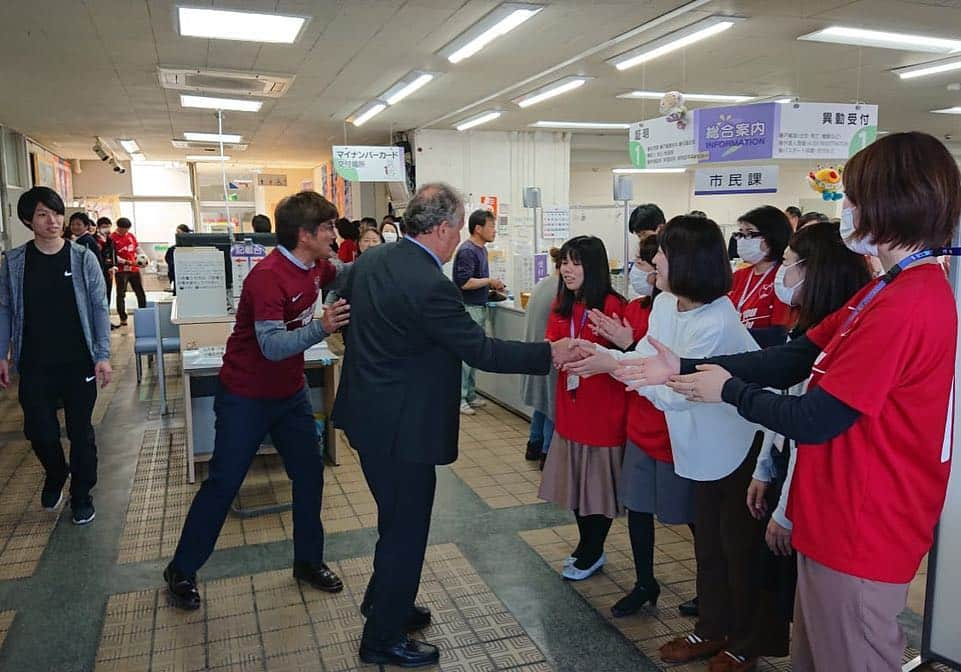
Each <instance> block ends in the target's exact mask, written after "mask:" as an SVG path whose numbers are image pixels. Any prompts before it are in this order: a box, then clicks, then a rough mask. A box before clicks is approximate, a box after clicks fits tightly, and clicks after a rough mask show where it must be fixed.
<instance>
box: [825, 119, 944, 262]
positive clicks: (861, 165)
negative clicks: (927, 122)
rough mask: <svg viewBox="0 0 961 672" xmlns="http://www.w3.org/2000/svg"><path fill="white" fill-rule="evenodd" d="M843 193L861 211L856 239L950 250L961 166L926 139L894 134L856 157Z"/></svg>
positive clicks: (936, 142) (848, 169) (919, 135)
mask: <svg viewBox="0 0 961 672" xmlns="http://www.w3.org/2000/svg"><path fill="white" fill-rule="evenodd" d="M844 193H845V195H846V196H847V198H848V200H849V201H851V203H852V204H853V205H854V206H855V207H856V208H857V230H856V231H855V234H854V235H855V236H857V237H858V238H864V237H867V236H870V237H871V239H873V241H874V242H875V243H877V244H879V245H888V246H891V247H902V248H907V249H914V248H931V247H940V246H941V245H946V244H948V243H949V242H950V241H951V237H952V236H953V235H954V230H955V227H957V225H958V217H959V216H961V173H959V171H958V164H957V163H955V161H954V159H953V158H952V157H951V154H950V152H948V150H947V148H946V147H945V146H944V145H943V144H941V141H940V140H937V139H936V138H934V137H933V136H931V135H928V134H927V133H918V132H912V133H892V134H891V135H886V136H884V137H883V138H880V139H878V140H877V141H876V142H874V143H873V144H871V145H868V146H867V147H865V148H864V149H862V150H861V151H860V152H858V153H857V154H855V155H854V156H852V157H851V159H850V160H849V161H848V162H847V165H845V166H844Z"/></svg>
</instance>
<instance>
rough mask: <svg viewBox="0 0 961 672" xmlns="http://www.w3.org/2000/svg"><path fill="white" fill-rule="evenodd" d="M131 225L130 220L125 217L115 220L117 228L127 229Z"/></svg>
mask: <svg viewBox="0 0 961 672" xmlns="http://www.w3.org/2000/svg"><path fill="white" fill-rule="evenodd" d="M132 226H133V222H131V221H130V220H129V219H127V218H126V217H121V218H119V219H118V220H117V228H118V229H129V228H130V227H132Z"/></svg>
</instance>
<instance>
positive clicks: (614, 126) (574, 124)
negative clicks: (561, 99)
mask: <svg viewBox="0 0 961 672" xmlns="http://www.w3.org/2000/svg"><path fill="white" fill-rule="evenodd" d="M531 126H536V127H537V128H586V129H594V130H598V131H605V130H627V129H629V128H630V127H631V125H630V124H622V123H613V122H606V121H537V122H534V123H533V124H531Z"/></svg>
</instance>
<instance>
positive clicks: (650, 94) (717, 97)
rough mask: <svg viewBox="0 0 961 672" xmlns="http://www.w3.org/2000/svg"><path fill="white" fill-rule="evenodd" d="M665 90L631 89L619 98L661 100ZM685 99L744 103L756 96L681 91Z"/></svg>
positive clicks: (704, 101) (694, 101)
mask: <svg viewBox="0 0 961 672" xmlns="http://www.w3.org/2000/svg"><path fill="white" fill-rule="evenodd" d="M665 93H666V92H664V91H631V92H630V93H622V94H621V95H619V96H618V98H639V99H644V100H660V99H661V98H663V97H664V95H665ZM681 95H683V96H684V99H685V100H689V101H691V102H692V103H743V102H744V101H746V100H751V99H752V98H754V97H755V96H732V95H728V94H725V93H684V92H683V91H682V92H681Z"/></svg>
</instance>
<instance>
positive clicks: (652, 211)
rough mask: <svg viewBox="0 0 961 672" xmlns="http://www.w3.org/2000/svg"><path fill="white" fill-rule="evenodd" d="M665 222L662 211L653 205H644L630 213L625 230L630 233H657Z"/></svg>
mask: <svg viewBox="0 0 961 672" xmlns="http://www.w3.org/2000/svg"><path fill="white" fill-rule="evenodd" d="M665 221H666V220H665V219H664V211H663V210H661V209H660V208H659V207H657V206H656V205H654V204H653V203H644V204H643V205H639V206H637V207H636V208H634V210H633V211H632V212H631V218H630V219H629V220H627V229H628V230H629V231H630V232H631V233H640V232H641V231H657V230H658V229H659V228H660V227H662V226H664V222H665Z"/></svg>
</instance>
